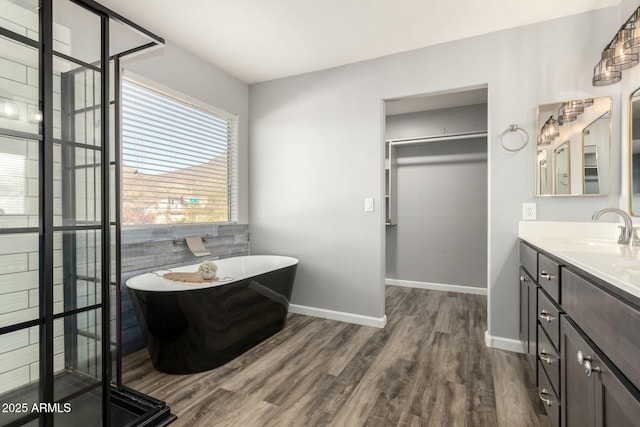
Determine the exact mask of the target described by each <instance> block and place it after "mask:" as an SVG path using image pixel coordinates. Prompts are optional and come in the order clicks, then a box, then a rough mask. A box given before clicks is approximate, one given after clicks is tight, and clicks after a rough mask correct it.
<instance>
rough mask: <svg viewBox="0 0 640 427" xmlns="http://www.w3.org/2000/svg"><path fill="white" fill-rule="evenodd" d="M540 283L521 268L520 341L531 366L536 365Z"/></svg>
mask: <svg viewBox="0 0 640 427" xmlns="http://www.w3.org/2000/svg"><path fill="white" fill-rule="evenodd" d="M537 293H538V285H537V284H536V282H535V280H533V279H532V278H531V276H530V275H529V274H528V273H527V271H526V270H525V269H524V268H521V269H520V342H521V343H522V349H523V351H524V353H525V354H527V355H528V356H529V361H530V362H531V366H534V367H535V366H536V332H537V331H536V310H537V308H536V306H537V298H538V297H537Z"/></svg>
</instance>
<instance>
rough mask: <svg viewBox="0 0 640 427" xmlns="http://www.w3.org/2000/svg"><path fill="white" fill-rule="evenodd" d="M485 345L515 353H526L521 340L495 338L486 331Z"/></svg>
mask: <svg viewBox="0 0 640 427" xmlns="http://www.w3.org/2000/svg"><path fill="white" fill-rule="evenodd" d="M484 343H485V344H486V345H487V347H491V348H497V349H500V350H507V351H513V352H514V353H524V351H523V348H522V343H521V342H520V340H514V339H511V338H502V337H493V336H491V335H489V331H484Z"/></svg>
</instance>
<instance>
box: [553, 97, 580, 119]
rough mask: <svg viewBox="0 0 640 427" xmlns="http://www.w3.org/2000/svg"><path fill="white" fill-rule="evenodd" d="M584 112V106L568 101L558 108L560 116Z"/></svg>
mask: <svg viewBox="0 0 640 427" xmlns="http://www.w3.org/2000/svg"><path fill="white" fill-rule="evenodd" d="M582 113H584V107H583V106H582V104H580V103H577V102H574V101H569V102H565V103H564V104H562V107H560V110H558V114H559V115H561V116H573V115H578V114H582Z"/></svg>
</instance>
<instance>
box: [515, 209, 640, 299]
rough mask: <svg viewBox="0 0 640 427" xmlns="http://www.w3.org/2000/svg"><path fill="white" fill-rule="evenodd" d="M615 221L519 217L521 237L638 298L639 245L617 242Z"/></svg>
mask: <svg viewBox="0 0 640 427" xmlns="http://www.w3.org/2000/svg"><path fill="white" fill-rule="evenodd" d="M618 225H619V224H615V223H601V222H547V221H521V222H520V231H519V236H520V238H521V239H523V240H525V241H527V242H529V243H531V244H532V245H534V246H537V247H538V248H540V249H542V250H544V251H545V252H548V253H549V254H551V255H553V256H555V257H557V258H559V259H562V260H564V261H566V262H567V263H568V264H572V265H573V266H575V267H577V268H579V269H581V270H584V271H585V272H587V273H589V274H591V275H593V276H595V277H598V278H600V279H602V280H604V281H606V282H608V283H610V284H611V285H613V286H615V287H617V288H618V289H621V290H623V291H625V292H627V293H629V294H631V295H633V296H635V297H637V298H640V246H628V245H620V244H618V243H617V241H618V237H617V236H618V234H619V232H618V230H617V226H618Z"/></svg>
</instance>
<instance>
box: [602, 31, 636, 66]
mask: <svg viewBox="0 0 640 427" xmlns="http://www.w3.org/2000/svg"><path fill="white" fill-rule="evenodd" d="M630 39H631V30H629V29H626V28H623V29H622V30H620V31H618V34H617V35H616V41H615V42H614V43H613V45H612V46H611V48H612V49H613V50H614V53H613V56H612V57H611V58H610V59H609V60H608V61H607V67H608V68H609V70H615V71H622V70H627V69H629V68H631V67H633V66H636V65H638V62H640V58H639V56H638V54H637V53H633V52H632V53H625V50H624V44H625V43H626V42H627V41H629V40H630Z"/></svg>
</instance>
